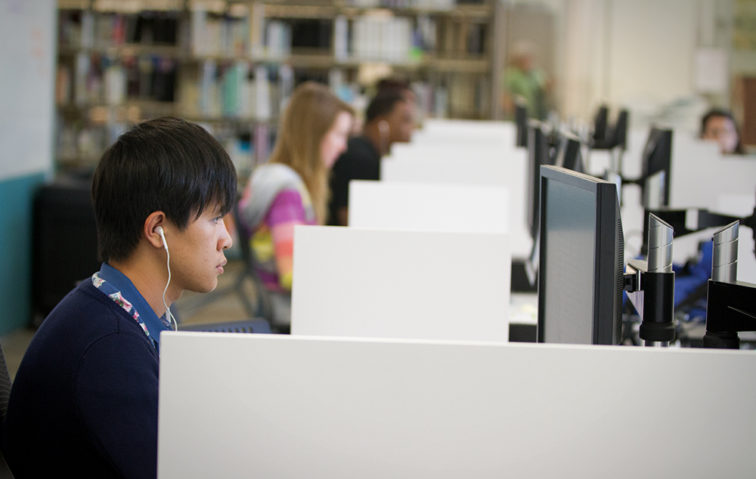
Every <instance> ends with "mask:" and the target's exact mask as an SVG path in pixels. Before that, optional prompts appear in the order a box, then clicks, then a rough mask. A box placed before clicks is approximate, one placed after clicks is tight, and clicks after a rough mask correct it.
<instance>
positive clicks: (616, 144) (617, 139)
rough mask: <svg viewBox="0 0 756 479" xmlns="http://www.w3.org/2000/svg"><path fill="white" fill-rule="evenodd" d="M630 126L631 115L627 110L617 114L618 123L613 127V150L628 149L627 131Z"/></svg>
mask: <svg viewBox="0 0 756 479" xmlns="http://www.w3.org/2000/svg"><path fill="white" fill-rule="evenodd" d="M629 126H630V113H629V112H628V111H627V110H624V109H623V110H620V112H619V113H618V114H617V121H615V122H614V126H613V127H612V137H611V143H612V148H621V149H623V150H626V149H627V129H628V127H629Z"/></svg>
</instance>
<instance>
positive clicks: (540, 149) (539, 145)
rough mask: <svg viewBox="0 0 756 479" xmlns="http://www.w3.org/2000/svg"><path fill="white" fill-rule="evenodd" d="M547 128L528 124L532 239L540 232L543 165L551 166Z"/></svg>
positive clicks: (529, 213) (531, 122) (541, 124)
mask: <svg viewBox="0 0 756 479" xmlns="http://www.w3.org/2000/svg"><path fill="white" fill-rule="evenodd" d="M545 129H546V126H545V125H544V124H543V123H541V122H540V121H537V120H530V121H529V122H528V180H527V185H526V189H527V191H526V194H527V198H528V204H527V208H528V209H527V211H526V218H527V219H528V231H530V237H531V238H534V239H535V237H536V234H537V232H538V212H539V206H538V204H539V201H540V194H539V193H538V189H539V185H540V183H541V179H540V176H539V175H540V173H539V171H540V168H541V165H548V164H551V161H550V145H549V139H548V135H547V132H546V131H544V130H545Z"/></svg>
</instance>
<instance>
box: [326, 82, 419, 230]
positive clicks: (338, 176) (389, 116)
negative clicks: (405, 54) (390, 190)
mask: <svg viewBox="0 0 756 479" xmlns="http://www.w3.org/2000/svg"><path fill="white" fill-rule="evenodd" d="M414 126H415V117H414V102H413V101H412V99H411V98H410V97H409V95H407V94H405V93H404V92H403V91H401V90H398V89H396V90H395V89H389V90H385V91H381V92H379V93H378V94H377V95H376V96H375V98H373V100H372V101H371V102H370V104H369V105H368V108H367V111H366V112H365V126H364V127H363V129H362V133H361V134H360V135H358V136H355V137H353V138H351V139H350V140H349V143H348V145H347V151H346V152H345V153H344V154H342V155H341V156H340V157H339V159H338V160H336V163H335V164H334V165H333V169H332V171H331V181H330V184H331V199H330V203H329V208H328V210H329V211H328V213H329V215H328V216H329V219H328V224H329V225H336V226H346V224H347V218H348V211H349V210H348V206H349V182H350V181H351V180H378V179H380V167H381V157H383V156H384V155H386V154H388V153H389V152H390V150H391V145H392V144H393V143H396V142H402V143H406V142H409V141H410V138H411V137H412V130H413V129H414Z"/></svg>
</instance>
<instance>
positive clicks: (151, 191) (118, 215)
mask: <svg viewBox="0 0 756 479" xmlns="http://www.w3.org/2000/svg"><path fill="white" fill-rule="evenodd" d="M236 181H237V180H236V170H235V168H234V165H233V163H232V162H231V160H230V158H229V157H228V154H227V153H226V151H225V150H224V149H223V147H222V146H221V145H220V143H218V141H217V140H215V138H213V137H212V136H211V135H210V134H209V133H208V132H207V131H205V130H204V129H203V128H202V127H200V126H198V125H196V124H194V123H190V122H188V121H184V120H181V119H178V118H170V117H166V118H158V119H155V120H150V121H145V122H143V123H140V124H138V125H136V126H135V127H134V128H132V129H131V130H130V131H128V132H126V133H124V134H123V135H121V136H120V137H119V138H118V140H116V142H115V143H114V144H113V145H111V146H110V148H108V149H107V150H106V151H105V153H104V154H103V155H102V158H101V159H100V163H99V164H98V165H97V169H96V170H95V173H94V177H93V179H92V203H93V204H94V210H95V218H96V221H97V241H98V246H99V253H100V258H101V259H102V261H110V260H124V259H127V258H128V257H129V256H130V255H131V254H132V253H133V252H134V250H135V248H136V246H137V244H138V242H139V239H140V237H141V234H142V231H141V229H142V227H143V225H144V221H145V220H146V219H147V217H148V216H149V215H150V214H151V213H153V212H155V211H163V212H164V213H165V215H166V217H167V218H168V219H169V220H170V221H171V222H173V223H175V224H176V226H177V227H178V228H179V229H184V228H186V227H187V225H188V224H189V219H190V216H191V215H192V214H193V215H195V219H196V218H198V217H199V216H200V215H201V214H202V212H203V210H204V209H205V208H207V207H208V206H211V205H212V206H214V205H216V204H217V205H218V206H219V207H220V210H221V213H222V214H226V213H227V212H228V211H230V209H231V206H232V205H233V202H234V200H235V198H236V184H237V183H236Z"/></svg>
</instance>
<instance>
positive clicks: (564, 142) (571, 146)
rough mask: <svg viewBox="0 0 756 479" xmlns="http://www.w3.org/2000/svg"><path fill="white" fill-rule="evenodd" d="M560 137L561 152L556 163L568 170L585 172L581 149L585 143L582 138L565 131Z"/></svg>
mask: <svg viewBox="0 0 756 479" xmlns="http://www.w3.org/2000/svg"><path fill="white" fill-rule="evenodd" d="M560 137H561V138H560V143H561V146H560V147H559V150H558V151H559V153H558V155H557V158H556V161H555V162H554V164H555V165H556V166H561V167H563V168H567V169H568V170H572V171H578V172H580V173H584V172H585V167H584V166H583V155H582V151H581V150H582V147H583V145H582V142H581V141H580V138H578V137H577V136H575V135H573V134H572V133H569V132H565V131H563V132H561V134H560Z"/></svg>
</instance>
